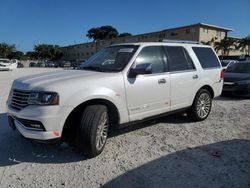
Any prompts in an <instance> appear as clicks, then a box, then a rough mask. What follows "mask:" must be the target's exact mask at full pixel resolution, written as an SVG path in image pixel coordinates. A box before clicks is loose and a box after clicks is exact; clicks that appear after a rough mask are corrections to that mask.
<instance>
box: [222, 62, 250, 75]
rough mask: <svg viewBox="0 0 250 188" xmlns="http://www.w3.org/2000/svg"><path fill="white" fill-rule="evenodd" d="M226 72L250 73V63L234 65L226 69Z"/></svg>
mask: <svg viewBox="0 0 250 188" xmlns="http://www.w3.org/2000/svg"><path fill="white" fill-rule="evenodd" d="M226 72H234V73H250V63H234V64H232V65H230V66H229V67H228V68H227V69H226Z"/></svg>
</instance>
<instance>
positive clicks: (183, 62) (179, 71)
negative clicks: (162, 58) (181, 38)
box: [164, 46, 200, 111]
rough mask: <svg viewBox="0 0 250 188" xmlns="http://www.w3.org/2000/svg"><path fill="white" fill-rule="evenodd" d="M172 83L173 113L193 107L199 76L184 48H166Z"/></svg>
mask: <svg viewBox="0 0 250 188" xmlns="http://www.w3.org/2000/svg"><path fill="white" fill-rule="evenodd" d="M164 49H165V52H166V54H167V64H168V66H169V71H170V82H171V92H170V98H171V111H172V110H177V109H181V108H185V107H188V106H190V105H192V102H193V97H194V95H195V93H196V92H197V87H198V85H199V79H200V78H199V75H198V72H197V70H196V68H195V66H194V63H193V61H192V59H191V58H190V56H189V54H188V52H187V50H186V49H185V48H184V47H182V46H165V47H164Z"/></svg>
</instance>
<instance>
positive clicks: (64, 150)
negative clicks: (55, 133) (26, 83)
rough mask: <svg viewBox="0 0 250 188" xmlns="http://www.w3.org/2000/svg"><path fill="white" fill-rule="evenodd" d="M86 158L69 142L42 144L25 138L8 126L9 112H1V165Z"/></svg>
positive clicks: (62, 161)
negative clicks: (69, 144)
mask: <svg viewBox="0 0 250 188" xmlns="http://www.w3.org/2000/svg"><path fill="white" fill-rule="evenodd" d="M83 160H86V158H85V157H84V156H83V155H81V154H79V153H76V152H75V151H74V150H73V148H72V147H70V146H68V145H67V144H65V143H63V144H60V145H59V144H41V143H38V142H34V141H32V140H27V139H25V138H23V137H22V136H21V135H20V134H19V133H18V131H13V130H12V129H11V128H10V127H9V126H8V120H7V114H6V113H2V114H0V167H1V166H10V165H15V164H19V163H22V162H35V163H71V162H76V161H83Z"/></svg>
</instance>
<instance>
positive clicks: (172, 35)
mask: <svg viewBox="0 0 250 188" xmlns="http://www.w3.org/2000/svg"><path fill="white" fill-rule="evenodd" d="M230 31H233V30H232V29H230V28H225V27H220V26H215V25H210V24H205V23H197V24H192V25H188V26H183V27H177V28H171V29H165V30H162V31H156V32H151V33H144V34H139V35H133V36H128V37H120V38H115V39H109V40H103V41H97V42H88V43H81V44H76V45H70V46H65V47H62V51H63V53H64V59H65V60H71V61H75V60H76V61H79V60H82V59H87V58H88V57H89V56H91V55H92V54H94V53H95V52H96V51H98V50H99V49H101V48H103V47H106V46H109V45H111V44H117V43H127V42H156V41H160V40H162V39H170V40H189V41H199V42H208V41H211V40H213V41H214V42H215V41H220V40H222V39H224V38H225V37H226V36H227V35H228V32H230ZM220 54H221V52H219V53H218V55H220ZM241 54H242V52H239V51H235V52H230V55H241Z"/></svg>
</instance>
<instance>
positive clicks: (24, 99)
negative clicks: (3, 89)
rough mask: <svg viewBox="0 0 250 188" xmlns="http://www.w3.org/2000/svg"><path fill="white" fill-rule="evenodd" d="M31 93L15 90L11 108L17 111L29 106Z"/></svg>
mask: <svg viewBox="0 0 250 188" xmlns="http://www.w3.org/2000/svg"><path fill="white" fill-rule="evenodd" d="M29 96H30V91H23V90H18V89H13V91H12V97H11V107H12V108H14V109H16V110H21V109H23V108H25V107H26V106H28V98H29Z"/></svg>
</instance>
